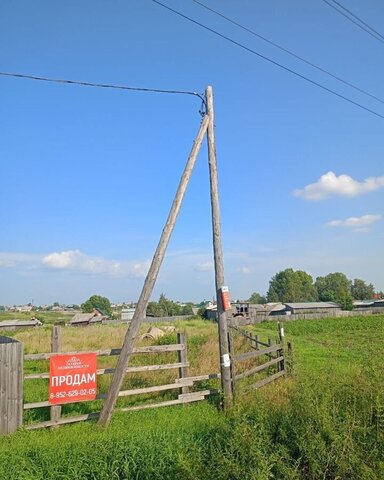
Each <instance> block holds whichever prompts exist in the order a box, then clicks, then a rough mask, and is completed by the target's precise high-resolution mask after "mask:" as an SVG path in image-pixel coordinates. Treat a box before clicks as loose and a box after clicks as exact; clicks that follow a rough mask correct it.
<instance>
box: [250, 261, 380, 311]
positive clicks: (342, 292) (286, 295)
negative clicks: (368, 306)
mask: <svg viewBox="0 0 384 480" xmlns="http://www.w3.org/2000/svg"><path fill="white" fill-rule="evenodd" d="M374 295H375V288H374V286H373V285H372V283H369V284H367V283H366V282H365V281H364V280H362V279H360V278H355V279H354V280H353V281H352V280H349V279H348V278H347V277H346V276H345V275H344V273H341V272H335V273H329V274H328V275H326V276H324V277H317V278H316V280H315V281H314V280H313V278H312V276H311V275H309V273H306V272H304V271H302V270H296V271H295V270H293V269H292V268H287V269H285V270H282V271H280V272H278V273H276V275H274V276H273V277H272V278H271V280H270V282H269V289H268V292H267V294H266V296H263V295H260V294H259V293H257V292H254V293H253V294H252V295H251V296H250V298H249V300H248V301H249V302H251V303H266V302H282V303H294V302H317V301H320V302H335V303H337V304H338V305H340V306H341V308H343V309H344V310H350V309H352V307H353V300H366V299H371V298H373V297H374ZM379 295H380V296H381V297H383V296H384V295H383V293H382V292H380V294H379Z"/></svg>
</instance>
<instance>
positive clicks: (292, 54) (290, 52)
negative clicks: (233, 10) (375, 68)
mask: <svg viewBox="0 0 384 480" xmlns="http://www.w3.org/2000/svg"><path fill="white" fill-rule="evenodd" d="M192 2H194V3H196V4H198V5H200V6H201V7H203V8H205V9H206V10H208V11H210V12H212V13H214V14H215V15H218V16H219V17H221V18H223V19H224V20H226V21H228V22H230V23H232V24H233V25H236V26H237V27H239V28H241V29H242V30H244V31H246V32H248V33H250V34H251V35H254V36H255V37H257V38H260V39H261V40H263V41H265V42H267V43H269V44H270V45H272V46H274V47H276V48H278V49H279V50H281V51H283V52H285V53H288V55H291V56H292V57H294V58H296V59H298V60H300V61H301V62H304V63H306V64H307V65H309V66H311V67H313V68H316V69H317V70H319V71H320V72H323V73H325V74H326V75H329V76H330V77H332V78H334V79H336V80H338V81H339V82H342V83H343V84H344V85H347V86H348V87H351V88H353V89H355V90H357V91H358V92H360V93H363V94H364V95H367V96H368V97H371V98H373V99H375V100H377V101H378V102H381V103H384V100H383V99H381V98H379V97H377V96H376V95H373V94H372V93H369V92H367V91H366V90H364V89H362V88H360V87H358V86H357V85H354V84H353V83H350V82H348V81H347V80H344V79H343V78H341V77H339V76H337V75H335V74H333V73H332V72H330V71H328V70H326V69H325V68H322V67H320V66H319V65H316V64H315V63H313V62H310V61H309V60H306V59H305V58H303V57H301V56H300V55H297V54H296V53H294V52H292V51H291V50H288V49H287V48H285V47H283V46H281V45H279V44H278V43H276V42H273V41H272V40H269V39H268V38H266V37H264V36H263V35H260V34H259V33H257V32H255V31H254V30H251V29H250V28H248V27H245V26H244V25H242V24H241V23H239V22H236V21H235V20H233V19H232V18H229V17H227V16H226V15H223V14H222V13H220V12H218V11H217V10H214V9H213V8H211V7H208V6H207V5H205V4H204V3H202V2H200V1H198V0H192Z"/></svg>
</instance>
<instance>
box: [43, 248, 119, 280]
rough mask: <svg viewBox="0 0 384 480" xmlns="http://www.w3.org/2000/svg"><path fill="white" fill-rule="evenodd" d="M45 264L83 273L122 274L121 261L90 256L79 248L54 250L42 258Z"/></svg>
mask: <svg viewBox="0 0 384 480" xmlns="http://www.w3.org/2000/svg"><path fill="white" fill-rule="evenodd" d="M41 261H42V263H43V265H45V266H47V267H50V268H55V269H59V270H74V271H79V272H83V273H95V274H97V273H103V274H109V275H118V274H122V273H124V272H123V268H122V265H121V263H120V262H117V261H115V260H106V259H103V258H100V257H91V256H88V255H86V254H84V253H82V252H80V251H79V250H67V251H64V252H54V253H50V254H48V255H45V256H44V257H43V258H42V260H41Z"/></svg>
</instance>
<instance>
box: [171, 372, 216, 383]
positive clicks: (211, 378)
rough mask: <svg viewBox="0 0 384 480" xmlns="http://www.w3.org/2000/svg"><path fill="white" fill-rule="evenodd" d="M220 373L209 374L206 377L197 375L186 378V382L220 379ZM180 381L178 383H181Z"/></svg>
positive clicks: (177, 380)
mask: <svg viewBox="0 0 384 480" xmlns="http://www.w3.org/2000/svg"><path fill="white" fill-rule="evenodd" d="M220 375H221V374H220V373H207V374H206V375H197V376H195V377H184V380H192V381H193V382H199V381H201V380H214V379H217V378H220ZM179 381H180V380H179V379H176V382H179Z"/></svg>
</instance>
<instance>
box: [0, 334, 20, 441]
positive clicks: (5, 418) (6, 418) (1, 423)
mask: <svg viewBox="0 0 384 480" xmlns="http://www.w3.org/2000/svg"><path fill="white" fill-rule="evenodd" d="M23 375H24V372H23V344H22V343H20V342H18V341H17V340H15V339H13V338H9V337H2V336H0V435H8V434H9V433H13V432H15V431H16V430H17V429H18V427H21V426H22V424H23Z"/></svg>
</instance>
